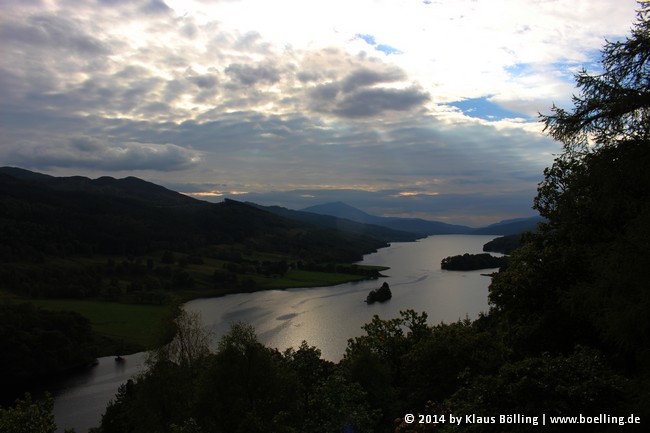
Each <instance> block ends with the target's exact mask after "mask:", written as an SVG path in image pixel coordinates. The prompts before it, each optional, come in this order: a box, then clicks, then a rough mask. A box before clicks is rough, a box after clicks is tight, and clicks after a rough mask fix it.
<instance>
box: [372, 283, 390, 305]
mask: <svg viewBox="0 0 650 433" xmlns="http://www.w3.org/2000/svg"><path fill="white" fill-rule="evenodd" d="M392 297H393V294H392V293H391V291H390V287H389V286H388V283H386V282H384V284H382V285H381V287H380V288H378V289H375V290H371V291H370V293H368V297H367V298H366V303H368V304H373V303H375V302H385V301H388V300H389V299H390V298H392Z"/></svg>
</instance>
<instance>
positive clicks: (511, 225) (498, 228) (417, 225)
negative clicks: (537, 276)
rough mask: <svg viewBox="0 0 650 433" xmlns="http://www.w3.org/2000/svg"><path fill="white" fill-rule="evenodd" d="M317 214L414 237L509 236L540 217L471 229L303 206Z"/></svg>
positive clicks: (338, 206) (333, 206)
mask: <svg viewBox="0 0 650 433" xmlns="http://www.w3.org/2000/svg"><path fill="white" fill-rule="evenodd" d="M302 212H309V213H314V214H319V215H330V216H334V217H337V218H340V219H347V220H350V221H355V222H359V223H363V224H372V225H375V226H380V227H385V228H388V229H391V230H397V231H400V232H407V233H412V234H414V235H416V236H417V237H425V236H431V235H442V234H472V235H512V234H520V233H523V232H525V231H535V230H536V229H537V223H539V222H541V221H542V218H540V217H531V218H516V219H510V220H504V221H500V222H497V223H495V224H491V225H489V226H486V227H480V228H471V227H467V226H463V225H457V224H448V223H443V222H440V221H429V220H424V219H421V218H397V217H380V216H375V215H370V214H368V213H366V212H363V211H362V210H360V209H357V208H355V207H353V206H350V205H348V204H345V203H342V202H332V203H325V204H322V205H316V206H310V207H307V208H304V209H302Z"/></svg>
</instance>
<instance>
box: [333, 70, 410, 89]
mask: <svg viewBox="0 0 650 433" xmlns="http://www.w3.org/2000/svg"><path fill="white" fill-rule="evenodd" d="M405 78H406V74H405V73H404V71H402V70H400V69H391V70H389V71H373V70H371V69H366V68H362V69H358V70H356V71H354V72H352V73H351V74H349V75H348V76H347V77H345V78H344V79H343V81H342V82H341V90H342V91H343V92H346V93H348V92H352V91H354V90H356V89H357V88H359V87H364V86H371V85H374V84H378V83H393V82H395V81H401V80H403V79H405Z"/></svg>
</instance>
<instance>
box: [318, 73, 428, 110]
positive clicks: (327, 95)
mask: <svg viewBox="0 0 650 433" xmlns="http://www.w3.org/2000/svg"><path fill="white" fill-rule="evenodd" d="M379 66H381V65H379ZM405 78H406V75H405V74H404V72H403V71H402V70H400V69H397V68H383V69H380V68H378V69H377V70H374V69H370V68H368V67H360V68H358V69H355V70H353V71H352V72H350V73H349V74H347V75H345V76H344V77H343V78H342V79H341V80H338V81H333V82H328V83H324V84H320V85H317V86H315V87H313V88H311V89H310V90H309V93H308V95H309V101H310V108H311V109H312V110H314V111H316V112H319V113H328V114H335V115H337V116H340V117H344V118H365V117H372V116H379V115H382V114H384V113H385V112H388V111H409V110H412V109H415V108H418V107H421V106H422V105H423V104H424V103H426V102H427V101H429V99H430V97H429V95H428V94H427V93H426V92H424V91H423V90H422V89H421V88H419V87H417V86H410V87H407V88H395V87H382V86H381V85H386V84H388V85H390V84H393V83H399V82H401V81H402V80H404V79H405Z"/></svg>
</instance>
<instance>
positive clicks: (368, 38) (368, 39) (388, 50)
mask: <svg viewBox="0 0 650 433" xmlns="http://www.w3.org/2000/svg"><path fill="white" fill-rule="evenodd" d="M355 36H356V37H357V38H359V39H361V40H363V41H364V42H365V43H367V44H368V45H371V46H372V47H373V48H374V49H375V50H377V51H381V52H382V53H385V54H402V51H400V50H398V49H397V48H395V47H391V46H390V45H386V44H378V43H377V40H376V39H375V37H374V36H373V35H364V34H361V33H357V34H356V35H355Z"/></svg>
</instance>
